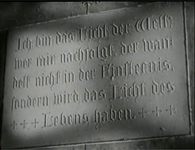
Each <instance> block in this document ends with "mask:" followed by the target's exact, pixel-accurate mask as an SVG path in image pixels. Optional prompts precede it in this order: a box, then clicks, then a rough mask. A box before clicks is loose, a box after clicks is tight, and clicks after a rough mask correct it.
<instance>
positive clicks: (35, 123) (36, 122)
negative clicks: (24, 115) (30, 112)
mask: <svg viewBox="0 0 195 150" xmlns="http://www.w3.org/2000/svg"><path fill="white" fill-rule="evenodd" d="M38 123H39V122H38V121H37V119H36V118H35V121H34V122H32V123H31V124H34V128H36V127H37V124H38Z"/></svg>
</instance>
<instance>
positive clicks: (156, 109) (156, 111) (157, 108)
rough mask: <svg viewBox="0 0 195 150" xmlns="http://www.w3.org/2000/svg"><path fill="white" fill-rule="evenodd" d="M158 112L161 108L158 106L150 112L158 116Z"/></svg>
mask: <svg viewBox="0 0 195 150" xmlns="http://www.w3.org/2000/svg"><path fill="white" fill-rule="evenodd" d="M160 112H162V110H160V109H159V107H156V108H155V110H154V111H152V113H155V114H156V116H159V114H160Z"/></svg>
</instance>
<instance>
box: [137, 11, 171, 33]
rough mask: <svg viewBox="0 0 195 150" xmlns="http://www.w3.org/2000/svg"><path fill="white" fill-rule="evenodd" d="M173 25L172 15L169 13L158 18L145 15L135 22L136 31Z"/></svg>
mask: <svg viewBox="0 0 195 150" xmlns="http://www.w3.org/2000/svg"><path fill="white" fill-rule="evenodd" d="M173 25H174V21H173V17H171V16H170V15H166V14H165V15H161V16H159V17H158V18H154V17H146V18H143V19H139V20H138V21H137V22H136V25H135V28H136V30H137V31H138V32H144V31H147V30H160V29H165V28H172V27H173Z"/></svg>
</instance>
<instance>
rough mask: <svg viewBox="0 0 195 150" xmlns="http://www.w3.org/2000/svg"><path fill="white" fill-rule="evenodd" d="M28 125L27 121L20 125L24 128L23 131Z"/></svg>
mask: <svg viewBox="0 0 195 150" xmlns="http://www.w3.org/2000/svg"><path fill="white" fill-rule="evenodd" d="M27 124H28V123H27V122H26V120H24V121H23V123H20V125H21V126H23V129H25V127H26V125H27Z"/></svg>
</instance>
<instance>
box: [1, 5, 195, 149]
mask: <svg viewBox="0 0 195 150" xmlns="http://www.w3.org/2000/svg"><path fill="white" fill-rule="evenodd" d="M148 3H149V2H101V1H99V2H93V3H89V7H88V8H87V7H86V5H85V4H86V2H0V128H1V124H2V109H3V92H4V91H3V89H4V88H3V87H4V71H5V57H6V43H7V41H6V40H7V31H9V30H10V29H11V28H14V27H18V26H25V25H29V24H34V23H40V22H47V21H51V20H56V19H61V18H69V17H73V16H79V15H84V14H86V13H95V12H100V11H107V10H112V9H118V8H123V7H139V6H141V5H147V4H148ZM150 3H151V2H150ZM153 3H154V2H153ZM183 3H184V6H185V7H184V12H185V16H186V20H185V21H186V27H187V41H188V44H187V49H188V54H189V55H188V56H189V57H188V61H189V70H190V99H191V105H192V110H191V114H192V116H193V117H192V118H194V2H183ZM143 13H144V12H143ZM7 92H9V91H7ZM0 132H1V131H0ZM0 137H1V136H0ZM0 147H1V145H0ZM30 149H33V150H36V149H58V150H61V149H66V150H129V149H194V119H193V120H192V135H189V136H182V137H180V136H178V137H169V138H161V139H152V140H142V141H116V142H104V143H90V144H85V143H83V144H80V145H67V146H65V145H64V146H55V147H45V148H30Z"/></svg>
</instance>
